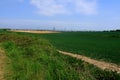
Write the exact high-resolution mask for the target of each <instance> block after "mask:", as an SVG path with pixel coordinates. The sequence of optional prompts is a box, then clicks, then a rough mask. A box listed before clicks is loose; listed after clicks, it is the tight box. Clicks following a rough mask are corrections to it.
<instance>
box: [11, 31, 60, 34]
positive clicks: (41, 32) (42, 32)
mask: <svg viewBox="0 0 120 80" xmlns="http://www.w3.org/2000/svg"><path fill="white" fill-rule="evenodd" d="M11 31H13V32H26V33H37V34H48V33H49V34H50V33H60V32H57V31H42V30H41V31H40V30H38V31H37V30H11Z"/></svg>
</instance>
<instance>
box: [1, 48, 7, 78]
mask: <svg viewBox="0 0 120 80" xmlns="http://www.w3.org/2000/svg"><path fill="white" fill-rule="evenodd" d="M4 53H5V52H4V51H3V50H2V49H1V48H0V80H5V79H4V68H5V64H6V56H5V54H4Z"/></svg>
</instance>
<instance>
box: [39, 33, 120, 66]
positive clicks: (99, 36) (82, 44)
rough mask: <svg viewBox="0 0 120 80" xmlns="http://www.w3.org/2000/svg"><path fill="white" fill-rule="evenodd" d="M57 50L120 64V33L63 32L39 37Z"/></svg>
mask: <svg viewBox="0 0 120 80" xmlns="http://www.w3.org/2000/svg"><path fill="white" fill-rule="evenodd" d="M37 36H40V37H43V38H46V39H48V40H49V41H50V42H51V43H52V44H53V45H54V46H55V47H56V48H57V49H60V50H63V51H68V52H72V53H77V54H81V55H85V56H88V57H91V58H94V59H99V60H104V61H108V62H112V63H117V64H120V32H63V33H59V34H42V35H37Z"/></svg>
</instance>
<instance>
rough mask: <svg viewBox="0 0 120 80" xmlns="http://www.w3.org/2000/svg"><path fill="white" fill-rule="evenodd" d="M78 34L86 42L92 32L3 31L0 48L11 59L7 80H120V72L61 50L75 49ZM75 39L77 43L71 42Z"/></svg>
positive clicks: (0, 35) (7, 68) (6, 72)
mask: <svg viewBox="0 0 120 80" xmlns="http://www.w3.org/2000/svg"><path fill="white" fill-rule="evenodd" d="M118 34H119V33H118ZM68 35H69V36H68ZM71 35H72V36H71ZM75 35H76V38H77V39H79V40H80V37H77V36H79V35H81V36H83V38H84V39H83V40H81V41H85V38H86V37H87V36H85V35H88V33H60V34H46V35H39V34H29V33H14V32H6V31H1V32H0V47H2V48H3V49H4V50H5V53H6V56H7V58H8V62H9V63H8V64H7V65H6V66H5V70H4V71H5V72H4V75H5V78H6V80H119V79H120V75H119V74H117V73H116V72H112V71H108V70H105V71H103V70H101V69H99V68H97V67H95V66H93V65H90V64H88V63H85V62H84V61H81V60H78V59H75V58H71V57H69V56H65V55H62V54H60V53H58V52H57V49H61V50H66V51H67V50H70V51H71V52H72V51H75V50H74V49H76V45H75V44H74V43H75V42H76V43H77V42H78V41H77V39H75V41H72V40H74V38H72V37H73V36H74V37H75ZM63 36H64V37H63ZM70 36H71V38H70ZM92 36H93V37H94V36H95V35H94V34H93V35H92ZM43 37H44V38H47V39H48V40H49V41H50V42H51V43H52V44H51V43H50V42H49V41H48V40H46V39H43ZM67 37H68V39H69V40H68V39H67ZM88 38H91V37H88ZM97 38H99V37H96V38H94V39H96V40H97ZM70 39H71V40H70ZM111 39H112V38H111ZM117 39H119V38H116V40H117ZM86 40H87V41H89V40H88V39H86ZM101 40H102V39H101ZM71 42H73V43H72V44H68V43H71ZM93 42H94V41H93ZM81 43H82V42H81ZM60 44H61V45H60ZM62 44H64V45H62ZM73 44H74V45H73ZM79 44H80V41H79ZM53 45H54V46H55V47H56V48H57V49H56V48H55V47H54V46H53ZM69 45H73V46H72V47H70V46H69ZM62 46H63V47H62ZM68 46H69V47H68ZM86 46H87V45H86ZM65 47H66V48H65ZM88 47H89V46H88ZM70 48H71V49H70ZM73 48H74V49H73ZM77 49H79V48H77ZM77 49H76V52H77ZM86 50H87V49H86ZM86 53H87V51H86Z"/></svg>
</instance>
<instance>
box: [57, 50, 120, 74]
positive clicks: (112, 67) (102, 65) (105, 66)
mask: <svg viewBox="0 0 120 80" xmlns="http://www.w3.org/2000/svg"><path fill="white" fill-rule="evenodd" d="M58 52H59V53H62V54H64V55H68V56H71V57H74V58H77V59H81V60H83V61H85V62H87V63H90V64H93V65H95V66H97V67H98V68H100V69H102V70H105V69H107V70H112V71H117V73H120V66H118V65H116V64H113V63H107V62H104V61H98V60H94V59H91V58H89V57H86V56H82V55H78V54H73V53H69V52H64V51H60V50H58Z"/></svg>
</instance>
